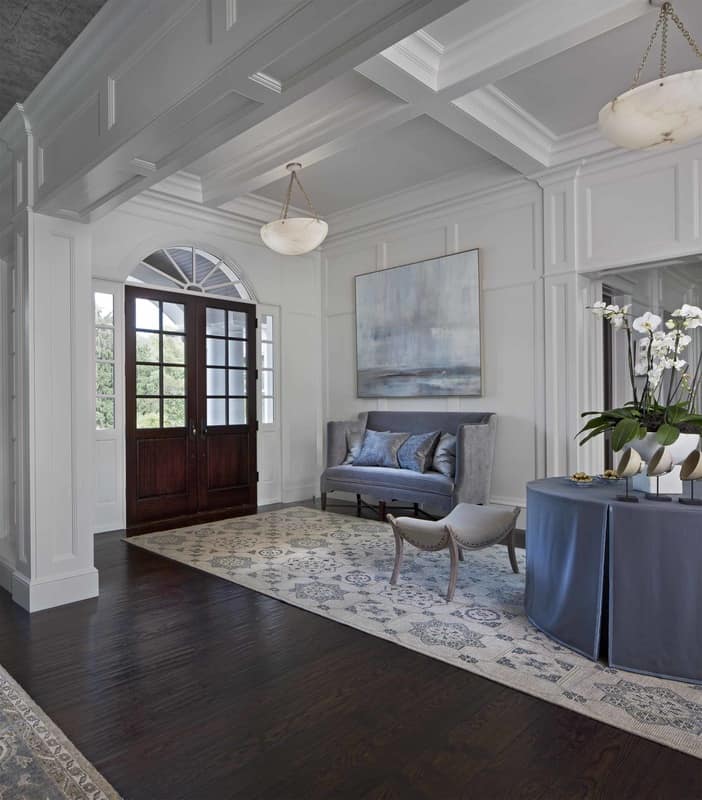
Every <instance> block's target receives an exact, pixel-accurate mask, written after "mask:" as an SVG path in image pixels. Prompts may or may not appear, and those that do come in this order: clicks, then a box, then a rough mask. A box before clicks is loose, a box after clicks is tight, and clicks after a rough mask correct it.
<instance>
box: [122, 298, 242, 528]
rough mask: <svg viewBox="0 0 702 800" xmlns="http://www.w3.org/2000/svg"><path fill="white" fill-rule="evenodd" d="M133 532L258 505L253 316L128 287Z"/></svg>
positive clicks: (220, 304)
mask: <svg viewBox="0 0 702 800" xmlns="http://www.w3.org/2000/svg"><path fill="white" fill-rule="evenodd" d="M125 328H126V337H125V338H126V351H125V356H126V357H125V364H126V381H125V390H126V439H127V441H126V445H127V446H126V456H127V464H126V468H127V469H126V473H127V480H126V488H127V528H128V533H130V534H134V533H140V532H143V531H146V530H156V529H159V528H164V527H172V526H174V525H185V524H189V523H191V522H192V523H194V522H198V521H203V520H211V519H218V518H219V519H221V518H224V517H228V516H235V515H239V514H248V513H253V512H255V510H256V481H257V472H256V428H257V424H256V375H257V374H256V317H255V312H254V308H253V307H252V306H251V305H249V304H246V303H234V302H228V301H220V300H213V299H211V298H206V297H197V296H193V297H190V296H188V295H184V294H171V293H165V292H159V291H153V290H150V289H139V288H136V287H126V290H125Z"/></svg>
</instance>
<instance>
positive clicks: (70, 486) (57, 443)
mask: <svg viewBox="0 0 702 800" xmlns="http://www.w3.org/2000/svg"><path fill="white" fill-rule="evenodd" d="M7 119H8V118H6V120H7ZM10 119H11V121H12V120H14V127H13V128H12V129H11V130H9V131H8V130H3V131H0V133H4V134H5V136H4V137H3V138H4V139H5V141H8V133H9V134H11V141H10V147H11V149H12V151H13V156H14V161H15V168H14V196H13V200H12V206H13V211H12V219H11V223H10V224H11V238H12V242H11V251H12V258H11V261H12V263H13V267H14V276H13V278H14V279H13V281H12V283H13V287H12V303H13V306H14V330H13V345H12V349H13V353H14V356H13V358H12V362H13V364H12V366H13V375H14V378H13V390H12V397H11V403H10V405H11V425H12V431H13V437H14V440H15V441H14V451H13V458H12V475H13V481H12V483H13V496H14V509H15V510H14V521H13V532H12V533H13V535H12V539H13V548H12V549H13V551H14V570H13V572H12V576H11V582H10V589H11V591H12V596H13V599H14V600H15V601H16V602H17V603H19V604H20V605H21V606H23V607H24V608H26V609H27V610H29V611H39V610H42V609H45V608H50V607H52V606H57V605H62V604H64V603H71V602H74V601H77V600H84V599H86V598H89V597H95V596H96V595H97V593H98V575H97V570H96V569H95V567H94V564H93V535H92V521H91V497H92V475H93V452H92V451H93V428H94V411H93V403H94V400H93V394H94V375H93V372H94V367H93V324H92V294H91V265H90V253H91V241H90V228H89V227H88V226H85V225H81V224H79V223H73V222H67V221H65V220H59V219H53V218H50V217H45V216H42V215H39V214H35V213H34V211H33V210H32V201H33V191H34V170H33V163H34V143H33V140H32V134H31V129H30V126H29V125H28V123H27V121H26V119H25V118H24V115H23V113H22V109H21V108H20V107H16V108H15V109H14V110H13V112H11V116H10ZM20 123H21V124H20Z"/></svg>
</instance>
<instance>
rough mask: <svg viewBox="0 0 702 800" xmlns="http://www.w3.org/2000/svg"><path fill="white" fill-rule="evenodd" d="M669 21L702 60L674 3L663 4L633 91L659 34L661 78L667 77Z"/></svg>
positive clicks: (697, 47) (633, 85)
mask: <svg viewBox="0 0 702 800" xmlns="http://www.w3.org/2000/svg"><path fill="white" fill-rule="evenodd" d="M669 20H672V21H673V22H674V23H675V26H676V27H677V29H678V30H679V31H680V33H681V35H682V36H683V38H684V39H685V41H686V42H687V43H688V44H689V45H690V47H691V48H692V49H693V50H694V51H695V54H696V55H697V57H698V58H700V59H702V50H701V49H700V47H699V45H698V44H697V42H696V41H695V38H694V36H693V35H692V34H691V33H690V31H688V30H687V28H686V27H685V25H684V24H683V22H682V20H681V19H680V17H679V16H678V15H677V14H676V13H675V11H674V9H673V5H672V3H663V5H662V6H661V11H660V14H659V15H658V20H657V22H656V27H655V28H654V29H653V33H652V34H651V38H650V39H649V41H648V47H647V48H646V51H645V52H644V54H643V58H642V59H641V63H640V64H639V68H638V69H637V70H636V74H635V75H634V82H633V83H632V85H631V88H632V89H635V88H636V87H637V86H638V85H639V82H640V80H641V73H642V72H643V70H644V67H645V66H646V62H647V61H648V57H649V55H651V50H652V49H653V45H654V43H655V41H656V39H657V38H658V33H659V32H660V34H661V59H660V68H659V78H660V79H661V80H662V79H663V78H665V76H666V75H667V73H668V21H669Z"/></svg>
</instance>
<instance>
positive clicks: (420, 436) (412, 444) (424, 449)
mask: <svg viewBox="0 0 702 800" xmlns="http://www.w3.org/2000/svg"><path fill="white" fill-rule="evenodd" d="M439 436H441V431H432V432H431V433H415V434H413V435H412V436H409V437H408V438H407V440H406V441H405V443H404V444H403V445H402V447H401V448H400V449H399V450H398V452H397V460H398V461H399V462H400V467H401V468H402V469H411V470H412V471H413V472H426V471H427V470H428V469H429V468H430V467H431V463H432V459H433V458H434V450H435V448H436V443H437V442H438V441H439Z"/></svg>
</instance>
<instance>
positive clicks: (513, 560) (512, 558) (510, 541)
mask: <svg viewBox="0 0 702 800" xmlns="http://www.w3.org/2000/svg"><path fill="white" fill-rule="evenodd" d="M507 552H508V553H509V563H510V564H511V565H512V572H516V573H518V572H519V564H517V554H516V553H515V552H514V531H513V530H512V531H510V533H509V536H508V537H507Z"/></svg>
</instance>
